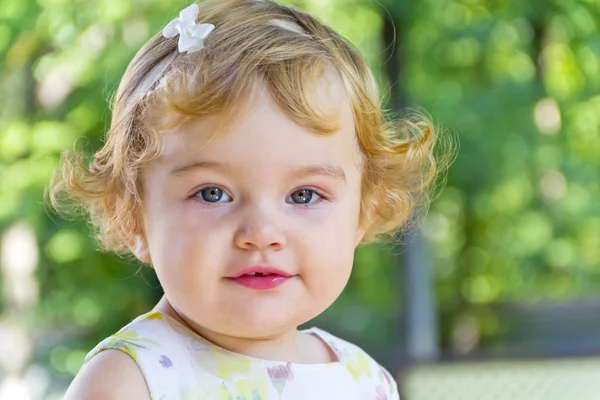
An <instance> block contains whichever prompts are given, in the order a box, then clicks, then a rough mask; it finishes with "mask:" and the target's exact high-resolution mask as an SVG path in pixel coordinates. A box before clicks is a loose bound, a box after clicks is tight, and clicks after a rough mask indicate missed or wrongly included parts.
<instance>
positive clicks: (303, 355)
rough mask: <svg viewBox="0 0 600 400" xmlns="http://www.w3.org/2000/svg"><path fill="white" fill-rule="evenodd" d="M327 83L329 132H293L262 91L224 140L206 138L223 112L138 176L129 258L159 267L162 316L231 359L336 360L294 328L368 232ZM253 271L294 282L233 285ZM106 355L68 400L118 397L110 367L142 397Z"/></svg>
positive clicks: (185, 131) (347, 113)
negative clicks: (136, 235) (273, 272)
mask: <svg viewBox="0 0 600 400" xmlns="http://www.w3.org/2000/svg"><path fill="white" fill-rule="evenodd" d="M323 79H324V82H322V84H321V85H319V90H318V92H317V96H318V99H316V100H317V101H319V103H320V104H324V105H327V107H331V108H330V109H329V111H335V112H336V113H337V115H338V116H339V121H340V124H339V127H340V129H339V131H337V132H335V133H334V134H331V135H317V134H315V133H312V132H310V131H308V130H306V129H305V128H303V127H301V126H299V125H297V124H296V123H294V122H293V121H292V120H290V119H289V118H288V117H287V116H286V115H285V114H284V113H283V112H282V111H281V110H280V109H279V108H278V106H277V105H276V103H275V102H274V101H273V99H272V98H271V96H270V95H269V92H268V90H267V89H266V88H265V87H264V86H261V85H257V86H256V88H255V90H254V91H253V93H252V94H251V95H250V96H249V98H248V99H246V100H247V102H246V103H245V107H244V111H243V112H242V114H240V115H239V116H238V118H237V119H236V121H235V123H233V124H231V125H229V126H228V127H227V129H226V131H225V132H221V133H219V135H218V136H216V137H214V138H213V139H212V140H208V136H209V134H210V133H211V132H213V131H214V130H215V129H216V127H217V126H218V124H219V117H218V116H213V117H208V118H204V119H202V120H199V121H192V122H190V123H187V124H185V125H183V126H181V127H180V128H178V129H176V130H173V131H170V132H165V133H164V136H163V143H164V151H163V153H162V155H161V157H160V158H159V159H157V160H155V161H153V162H152V163H150V164H149V165H147V167H146V168H145V169H144V170H143V198H142V200H143V204H144V208H143V210H141V214H142V217H143V225H144V235H145V240H141V239H140V240H138V241H137V243H136V244H134V245H132V246H131V250H132V252H133V253H134V254H135V255H136V256H137V257H138V258H139V259H140V260H141V261H142V262H145V263H150V264H151V265H152V267H153V268H154V269H155V271H156V274H157V276H158V278H159V280H160V283H161V285H162V287H163V289H164V292H165V295H164V297H163V298H162V300H161V301H160V302H159V303H158V304H157V306H156V307H155V310H159V311H162V312H165V313H167V314H169V315H170V316H172V317H173V318H175V319H177V320H178V321H180V322H181V323H183V324H185V325H187V326H188V327H189V328H190V329H192V330H193V331H195V332H196V333H198V334H199V335H201V336H203V337H204V338H206V339H208V340H210V341H212V342H213V343H215V344H217V345H219V346H221V347H223V348H225V349H228V350H230V351H234V352H238V353H242V354H246V355H249V356H253V357H257V358H263V359H271V360H281V361H289V362H296V363H327V362H335V361H336V360H335V356H334V355H333V353H332V351H331V349H329V348H328V347H327V346H326V345H325V344H324V343H323V342H322V341H321V340H320V339H318V338H317V337H316V336H313V335H310V334H305V333H301V332H299V331H298V329H297V328H298V326H299V325H301V324H303V323H305V322H307V321H309V320H311V319H312V318H314V317H316V316H317V315H319V314H320V313H321V312H323V311H324V310H325V309H327V308H328V307H329V306H330V305H331V304H332V303H333V302H334V301H335V300H336V299H337V298H338V296H339V295H340V294H341V292H342V290H343V289H344V287H345V286H346V284H347V282H348V279H349V277H350V273H351V270H352V263H353V259H354V250H355V248H356V246H357V245H358V243H359V242H360V241H361V239H362V237H363V236H364V229H363V227H362V226H361V225H360V222H359V214H360V199H361V189H360V188H361V175H362V167H361V165H362V160H361V155H360V150H359V147H358V143H357V139H356V133H355V129H354V119H353V114H352V109H351V106H350V103H349V100H348V98H347V94H346V91H345V89H344V87H343V85H342V83H341V82H340V81H339V80H337V79H331V78H330V79H326V78H323ZM206 187H213V188H214V187H217V188H220V189H222V193H223V195H222V197H220V198H219V200H218V201H217V202H216V203H214V202H207V201H206V198H205V197H203V194H202V193H203V192H202V189H204V188H206ZM303 189H306V190H309V191H310V193H312V198H311V199H310V201H309V204H301V203H298V202H297V200H298V199H300V200H306V199H307V198H308V197H306V196H305V197H302V196H301V195H300V196H298V195H299V194H301V193H300V192H298V191H299V190H303ZM204 193H206V192H204ZM306 193H307V192H304V194H306ZM217 197H218V196H217ZM209 198H210V199H211V200H214V199H215V198H216V197H210V196H209ZM256 264H268V265H270V266H273V267H275V268H278V269H280V270H283V271H285V272H287V273H289V274H292V275H293V277H291V278H289V279H288V280H287V281H286V282H285V283H284V284H282V285H280V286H278V287H277V288H275V289H271V290H267V291H258V290H253V289H248V288H246V287H243V286H241V285H239V284H237V283H235V282H233V281H231V280H230V279H228V277H230V276H232V275H236V273H239V271H240V270H241V269H242V268H245V267H249V266H253V265H256ZM104 353H108V355H106V356H104V357H103V358H100V357H95V358H94V359H92V360H91V361H90V362H89V363H88V364H86V365H85V366H84V368H83V370H82V371H81V372H80V375H81V376H82V377H81V378H80V376H79V375H78V377H77V378H76V379H75V381H74V384H73V388H77V387H79V388H86V389H85V390H84V389H81V391H80V392H79V393H77V390H76V389H70V392H71V395H72V397H69V396H67V398H84V397H78V396H79V395H83V394H84V393H85V392H86V391H87V393H90V388H96V389H97V390H100V393H101V396H104V397H103V398H111V396H112V394H115V396H117V394H116V393H119V388H118V385H116V386H115V384H114V382H111V385H103V384H102V380H103V379H104V378H102V376H103V374H102V371H103V368H104V369H105V370H108V369H111V368H112V365H113V364H115V365H119V366H120V368H121V369H122V371H125V372H126V374H130V375H131V379H133V382H137V384H136V383H133V384H132V383H131V382H132V380H130V381H128V383H123V385H128V387H127V390H130V391H131V390H132V388H131V385H137V386H136V388H137V389H139V393H140V397H139V398H146V397H144V396H146V395H147V388H146V386H145V383H144V382H143V378H142V377H140V376H139V371H134V370H135V368H136V366H135V364H134V362H133V360H129V363H130V364H131V365H128V364H127V363H128V361H126V360H125V359H124V358H123V357H121V355H119V354H114V353H116V352H115V351H106V352H104ZM117 353H118V352H117ZM111 359H112V361H111ZM86 368H87V372H86ZM90 370H91V371H92V372H90ZM127 371H129V372H127ZM86 377H87V378H86ZM120 381H122V382H125V381H126V380H125V379H120ZM92 392H93V391H92ZM109 392H110V393H109ZM120 393H122V392H120ZM90 398H92V397H90Z"/></svg>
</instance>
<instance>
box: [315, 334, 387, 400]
mask: <svg viewBox="0 0 600 400" xmlns="http://www.w3.org/2000/svg"><path fill="white" fill-rule="evenodd" d="M312 331H313V332H315V333H317V334H318V335H319V336H321V338H323V340H325V341H326V342H327V344H329V345H330V346H331V347H332V350H333V351H334V352H335V353H336V354H337V355H338V358H340V361H342V362H343V363H344V364H345V366H346V368H347V369H348V371H349V373H350V374H351V375H352V376H353V377H354V379H355V380H356V381H357V382H359V381H361V380H362V379H363V378H367V380H369V381H371V382H373V383H374V384H375V386H376V388H377V392H378V396H379V397H378V398H384V399H388V400H397V399H398V398H399V394H398V385H397V384H396V381H395V380H394V378H393V377H392V375H391V374H390V373H389V372H388V371H387V370H386V369H385V368H384V367H383V366H381V365H380V364H379V363H378V362H377V361H375V359H373V357H371V356H370V355H369V354H368V353H367V352H366V351H364V350H363V349H362V348H360V347H359V346H357V345H355V344H353V343H350V342H348V341H346V340H344V339H341V338H339V337H337V336H334V335H332V334H331V333H329V332H326V331H324V330H322V329H318V328H312Z"/></svg>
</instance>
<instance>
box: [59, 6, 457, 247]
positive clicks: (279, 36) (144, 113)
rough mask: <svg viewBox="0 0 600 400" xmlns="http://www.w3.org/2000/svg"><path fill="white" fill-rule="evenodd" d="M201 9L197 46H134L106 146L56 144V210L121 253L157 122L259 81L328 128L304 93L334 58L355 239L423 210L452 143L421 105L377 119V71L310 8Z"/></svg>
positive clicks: (136, 227) (313, 127) (223, 102)
mask: <svg viewBox="0 0 600 400" xmlns="http://www.w3.org/2000/svg"><path fill="white" fill-rule="evenodd" d="M199 9H200V12H199V15H198V18H197V21H198V22H199V23H204V22H206V23H211V24H213V25H215V26H216V29H215V31H214V32H213V33H212V34H211V35H210V36H209V38H208V39H207V40H206V43H205V46H206V47H205V49H203V50H201V51H199V52H197V53H192V54H181V53H179V52H178V50H177V38H173V39H167V38H165V37H163V36H162V35H161V34H160V33H157V34H156V35H155V36H154V37H153V38H151V39H150V40H149V41H148V42H147V43H146V44H145V45H144V46H143V47H142V48H141V49H140V51H139V52H138V53H137V54H136V56H135V57H134V58H133V60H132V61H131V62H130V64H129V66H128V67H127V70H126V71H125V74H124V76H123V78H122V80H121V83H120V85H119V88H118V90H117V93H116V96H115V99H114V104H113V113H112V122H111V126H110V129H109V131H108V133H107V135H106V141H105V144H104V146H103V147H102V148H101V149H100V150H98V151H97V152H96V154H95V155H94V156H93V158H92V159H91V161H90V162H86V161H85V160H84V157H83V156H82V155H80V154H79V153H77V152H65V153H64V154H63V156H62V160H61V163H62V168H61V170H60V171H57V173H55V175H54V177H53V180H52V182H51V185H50V190H49V194H50V196H49V199H50V202H51V204H52V206H53V207H54V208H55V209H56V210H58V211H67V212H68V211H73V210H74V208H73V207H72V206H74V205H75V206H78V207H76V209H82V210H83V211H85V212H86V213H88V214H89V216H90V218H91V222H92V225H93V226H94V227H95V228H96V229H97V237H98V240H99V242H100V244H101V245H102V246H103V247H104V249H106V250H109V251H113V252H116V253H128V252H129V247H130V245H131V244H132V243H134V241H135V238H136V237H140V236H141V237H143V227H142V225H141V217H140V210H141V206H142V200H141V199H142V196H141V184H140V183H141V170H142V167H143V166H144V165H146V164H147V163H149V162H150V161H152V160H154V159H156V158H157V157H158V156H160V153H161V141H160V135H159V133H160V132H161V131H164V130H167V129H171V128H173V127H176V126H178V125H179V124H181V123H183V122H185V121H187V120H190V119H197V118H202V117H205V116H208V115H212V114H215V113H222V115H229V116H231V114H232V112H233V110H234V105H235V103H236V99H239V98H241V97H243V94H244V93H245V92H247V91H248V90H249V89H250V87H251V85H252V84H253V82H256V81H262V82H264V83H266V85H267V87H268V88H269V90H270V92H271V94H272V96H273V98H274V99H275V101H276V102H277V104H278V106H279V107H281V109H282V110H283V112H285V114H286V115H287V116H288V117H289V118H290V119H292V120H293V121H295V122H296V123H298V124H299V125H301V126H302V127H304V128H306V129H308V130H310V131H312V132H315V133H318V134H331V133H333V132H335V131H336V124H335V123H334V122H332V120H331V119H328V118H326V116H325V115H323V113H321V112H319V110H317V109H315V107H314V104H311V102H310V100H309V99H310V93H311V90H313V91H314V90H316V89H317V86H318V79H319V78H320V77H321V76H322V75H323V73H324V72H325V69H327V70H331V69H333V70H334V71H336V73H337V74H338V75H339V76H340V77H341V80H342V82H343V84H344V86H345V88H346V91H347V93H348V96H349V99H350V101H351V105H352V110H353V114H354V122H355V129H356V134H357V138H358V142H359V145H360V149H361V152H362V154H363V157H364V166H363V177H362V199H361V221H362V222H363V223H364V224H365V225H364V226H365V227H368V229H367V232H366V234H365V237H364V239H363V243H365V242H372V241H374V240H377V239H382V238H384V237H386V236H387V237H389V236H390V235H393V234H395V233H396V232H397V231H398V230H400V229H401V228H403V227H407V226H408V225H409V222H410V221H419V220H420V218H419V217H420V216H424V215H425V213H426V211H427V209H428V205H429V203H430V202H431V200H432V196H431V195H432V194H433V193H434V189H435V182H436V179H435V178H436V176H437V175H438V174H439V173H440V172H442V171H444V170H445V169H446V167H447V166H448V165H449V164H450V162H451V158H452V151H451V146H450V147H448V146H442V148H441V150H440V146H438V144H439V143H442V141H440V138H441V137H442V136H441V135H440V134H439V133H438V132H437V131H436V130H435V129H434V127H433V123H432V122H431V119H430V118H429V117H428V116H427V115H426V114H424V113H423V112H413V113H412V114H410V115H409V116H408V117H406V118H403V119H400V120H396V121H387V122H386V121H385V119H386V118H385V115H384V112H383V110H382V108H381V99H380V95H379V92H378V89H377V85H376V82H375V79H374V77H373V75H372V73H371V71H370V70H369V67H368V66H367V64H366V62H365V61H364V60H363V59H362V58H361V56H360V55H359V54H358V52H357V51H356V49H355V48H354V47H353V46H352V45H351V44H349V43H348V42H347V41H346V40H345V39H344V38H343V37H341V36H340V35H339V34H337V33H336V32H334V31H333V30H331V29H330V28H328V27H327V26H325V25H324V24H323V23H321V22H319V21H318V20H317V19H315V18H314V17H312V16H310V15H308V14H307V13H305V12H302V11H299V10H297V9H295V8H292V7H288V6H284V5H280V4H277V3H275V2H273V1H270V0H207V1H204V2H201V3H199ZM444 144H450V142H449V141H446V142H445V143H444ZM436 149H437V150H439V151H435V152H434V150H436ZM434 153H436V154H434Z"/></svg>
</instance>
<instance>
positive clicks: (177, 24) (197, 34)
mask: <svg viewBox="0 0 600 400" xmlns="http://www.w3.org/2000/svg"><path fill="white" fill-rule="evenodd" d="M198 13H199V8H198V4H195V3H194V4H192V5H191V6H189V7H186V8H184V9H183V10H182V11H181V12H180V13H179V18H175V19H174V20H172V21H171V22H169V23H168V24H167V26H165V28H164V29H163V31H162V34H163V36H164V37H166V38H173V37H175V36H177V35H179V41H178V42H177V48H178V49H179V52H180V53H186V52H187V54H190V53H194V52H196V51H199V50H201V49H203V48H204V39H206V37H207V36H208V35H210V33H211V32H212V31H213V30H214V29H215V26H214V25H213V24H199V25H197V24H196V18H197V17H198Z"/></svg>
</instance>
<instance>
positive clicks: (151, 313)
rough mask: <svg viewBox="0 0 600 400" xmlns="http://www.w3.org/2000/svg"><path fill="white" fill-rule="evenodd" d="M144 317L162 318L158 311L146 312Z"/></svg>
mask: <svg viewBox="0 0 600 400" xmlns="http://www.w3.org/2000/svg"><path fill="white" fill-rule="evenodd" d="M145 319H163V316H162V314H161V313H160V312H159V311H153V312H150V313H148V314H146V316H145Z"/></svg>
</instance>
